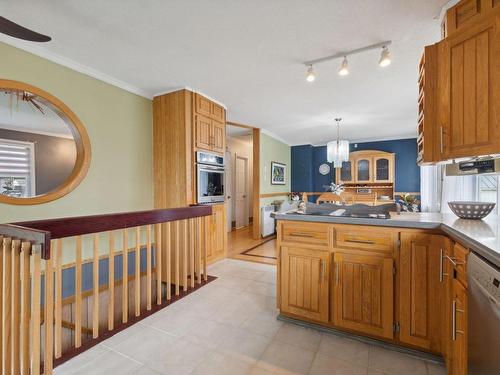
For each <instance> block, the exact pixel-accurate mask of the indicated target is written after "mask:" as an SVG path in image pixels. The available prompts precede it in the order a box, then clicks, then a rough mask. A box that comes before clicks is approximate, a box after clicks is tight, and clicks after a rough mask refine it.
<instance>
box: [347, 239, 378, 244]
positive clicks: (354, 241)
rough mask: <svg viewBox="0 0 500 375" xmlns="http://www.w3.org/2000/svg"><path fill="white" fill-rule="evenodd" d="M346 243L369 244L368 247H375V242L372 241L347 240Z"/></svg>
mask: <svg viewBox="0 0 500 375" xmlns="http://www.w3.org/2000/svg"><path fill="white" fill-rule="evenodd" d="M345 242H353V243H364V244H367V245H375V242H374V241H370V240H353V239H347V240H345Z"/></svg>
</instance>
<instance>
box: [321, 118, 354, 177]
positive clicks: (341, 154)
mask: <svg viewBox="0 0 500 375" xmlns="http://www.w3.org/2000/svg"><path fill="white" fill-rule="evenodd" d="M335 121H336V122H337V140H335V141H331V142H328V143H327V144H326V160H327V161H328V162H329V163H333V167H334V168H342V162H344V161H349V141H345V140H341V139H340V121H342V119H341V118H336V119H335Z"/></svg>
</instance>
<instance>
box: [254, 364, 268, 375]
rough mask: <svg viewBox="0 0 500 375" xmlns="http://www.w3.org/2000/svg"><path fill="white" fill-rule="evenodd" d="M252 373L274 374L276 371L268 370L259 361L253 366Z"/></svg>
mask: <svg viewBox="0 0 500 375" xmlns="http://www.w3.org/2000/svg"><path fill="white" fill-rule="evenodd" d="M250 375H274V372H272V371H270V370H266V369H265V368H264V367H261V366H260V365H259V364H258V363H257V365H256V366H254V368H252V371H251V372H250Z"/></svg>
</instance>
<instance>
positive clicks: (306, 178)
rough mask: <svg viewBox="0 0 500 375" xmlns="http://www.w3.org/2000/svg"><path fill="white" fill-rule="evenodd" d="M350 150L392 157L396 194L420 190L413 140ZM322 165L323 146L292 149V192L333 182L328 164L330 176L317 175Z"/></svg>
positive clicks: (354, 145)
mask: <svg viewBox="0 0 500 375" xmlns="http://www.w3.org/2000/svg"><path fill="white" fill-rule="evenodd" d="M350 150H351V152H352V151H361V150H379V151H387V152H392V153H395V154H396V171H395V173H396V183H395V184H396V186H395V190H396V191H397V192H407V191H409V192H419V191H420V167H419V166H418V165H417V140H416V138H410V139H396V140H391V141H379V142H363V143H351V145H350ZM323 163H326V146H318V147H314V146H311V145H302V146H293V147H292V168H291V170H292V186H291V189H292V191H294V192H299V191H325V190H326V187H327V186H328V185H330V182H332V181H334V180H335V170H334V168H333V166H332V165H331V167H332V168H331V170H330V174H329V175H326V176H323V175H321V174H320V173H319V172H318V168H319V166H320V165H321V164H323Z"/></svg>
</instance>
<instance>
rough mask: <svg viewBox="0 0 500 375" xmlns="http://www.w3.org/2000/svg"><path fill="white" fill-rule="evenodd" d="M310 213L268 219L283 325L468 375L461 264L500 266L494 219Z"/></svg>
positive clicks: (464, 284) (464, 282)
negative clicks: (328, 331) (273, 227)
mask: <svg viewBox="0 0 500 375" xmlns="http://www.w3.org/2000/svg"><path fill="white" fill-rule="evenodd" d="M315 208H317V206H315V205H312V206H308V208H307V210H306V212H308V214H299V213H297V212H286V213H276V214H275V215H274V216H275V218H276V220H277V221H278V224H277V229H278V236H277V246H278V258H279V259H278V280H277V292H278V293H277V297H278V305H279V308H280V312H281V315H282V317H287V318H292V319H295V320H300V321H303V322H307V323H309V324H313V325H319V326H323V327H329V328H333V329H336V330H341V331H345V332H347V333H351V334H355V335H361V336H365V337H368V338H372V339H376V340H380V341H383V342H386V343H390V344H395V345H398V346H401V347H406V348H411V349H416V350H420V351H423V352H427V353H431V354H435V355H442V356H443V357H444V359H445V361H446V364H447V367H448V369H449V373H450V374H455V375H458V374H466V373H467V355H466V352H467V351H466V348H467V289H468V285H467V277H466V264H467V259H468V256H469V253H470V252H475V253H477V254H479V255H480V256H481V257H482V258H484V259H487V260H488V261H489V262H491V263H493V264H495V265H496V266H498V265H499V264H500V262H499V260H500V252H499V250H500V239H499V222H498V220H497V219H496V218H490V219H487V220H482V221H472V220H463V219H458V218H457V217H456V216H453V215H441V214H426V213H396V212H393V213H391V214H390V217H389V218H387V219H379V218H369V217H344V216H334V215H332V214H325V213H324V212H321V213H319V212H317V214H314V213H315ZM310 213H313V214H310Z"/></svg>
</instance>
